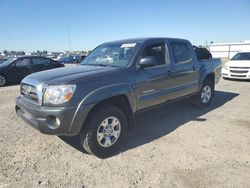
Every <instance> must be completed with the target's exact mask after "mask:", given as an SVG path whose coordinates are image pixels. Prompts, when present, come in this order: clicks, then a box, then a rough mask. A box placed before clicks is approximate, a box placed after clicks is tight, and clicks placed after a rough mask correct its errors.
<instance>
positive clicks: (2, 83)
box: [0, 75, 7, 87]
mask: <svg viewBox="0 0 250 188" xmlns="http://www.w3.org/2000/svg"><path fill="white" fill-rule="evenodd" d="M6 84H7V79H6V78H5V77H4V76H3V75H0V87H1V86H5V85H6Z"/></svg>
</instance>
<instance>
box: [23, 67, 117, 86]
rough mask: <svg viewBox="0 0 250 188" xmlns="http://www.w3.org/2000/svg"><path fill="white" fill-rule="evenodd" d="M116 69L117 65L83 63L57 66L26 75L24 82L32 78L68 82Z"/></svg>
mask: <svg viewBox="0 0 250 188" xmlns="http://www.w3.org/2000/svg"><path fill="white" fill-rule="evenodd" d="M114 69H117V67H102V66H88V65H82V66H76V67H65V68H57V69H52V70H47V71H42V72H38V73H34V74H31V75H29V76H27V77H25V78H24V79H23V80H22V82H24V83H29V82H30V81H31V80H32V81H34V82H35V83H43V84H64V83H65V84H66V83H69V82H71V81H73V80H77V79H80V78H83V77H88V76H93V75H95V74H100V73H102V72H109V71H112V70H114ZM30 84H31V83H30Z"/></svg>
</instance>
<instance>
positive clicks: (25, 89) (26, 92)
mask: <svg viewBox="0 0 250 188" xmlns="http://www.w3.org/2000/svg"><path fill="white" fill-rule="evenodd" d="M21 94H22V95H23V96H24V97H26V98H28V99H31V100H32V101H36V102H38V96H37V92H36V87H35V86H32V85H29V84H24V83H22V84H21Z"/></svg>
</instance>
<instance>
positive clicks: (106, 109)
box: [16, 38, 221, 157]
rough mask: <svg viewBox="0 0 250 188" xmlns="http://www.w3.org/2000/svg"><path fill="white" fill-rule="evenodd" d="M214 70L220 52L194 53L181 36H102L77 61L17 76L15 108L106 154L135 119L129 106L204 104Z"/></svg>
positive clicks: (47, 129) (46, 128)
mask: <svg viewBox="0 0 250 188" xmlns="http://www.w3.org/2000/svg"><path fill="white" fill-rule="evenodd" d="M220 73H221V62H220V60H219V59H208V60H198V59H197V57H196V54H195V52H194V49H193V46H192V45H191V43H190V42H189V41H187V40H183V39H171V38H143V39H129V40H121V41H115V42H108V43H104V44H102V45H100V46H98V47H97V48H95V49H94V50H93V51H92V52H91V53H90V54H89V55H88V56H87V57H86V58H85V59H84V60H83V61H82V62H81V65H80V66H76V67H67V68H59V69H56V70H48V71H43V72H39V73H34V74H31V75H29V76H27V77H26V78H24V79H23V80H22V82H21V85H20V92H21V94H20V96H18V97H17V98H16V112H17V114H18V115H19V116H20V117H22V118H23V120H24V121H25V122H27V123H28V124H30V125H31V126H33V127H34V128H36V129H38V130H39V131H40V132H42V133H45V134H52V135H68V136H70V135H79V138H80V139H79V142H80V143H81V145H82V146H83V148H84V150H86V151H87V152H88V153H90V154H94V155H96V156H98V157H107V156H110V155H113V154H114V153H115V152H117V149H118V147H119V146H120V145H121V142H122V140H123V139H124V138H125V135H126V132H127V130H128V129H131V128H133V127H134V126H135V116H134V115H135V113H137V112H140V111H143V110H145V109H149V108H151V107H155V106H157V105H160V104H163V103H166V102H170V101H174V100H179V99H182V98H185V97H192V98H193V99H194V100H195V101H196V102H197V104H198V105H199V106H201V107H205V106H207V105H208V104H209V103H210V102H211V100H212V98H213V95H214V86H215V84H216V83H218V81H219V79H220ZM166 113H167V112H166ZM152 126H154V125H152ZM127 141H128V140H127Z"/></svg>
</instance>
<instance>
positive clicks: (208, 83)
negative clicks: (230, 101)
mask: <svg viewBox="0 0 250 188" xmlns="http://www.w3.org/2000/svg"><path fill="white" fill-rule="evenodd" d="M207 87H209V88H210V89H211V96H210V97H209V99H208V100H207V101H206V102H205V101H204V100H202V92H203V91H204V89H205V88H207ZM213 98H214V83H213V82H212V81H211V80H209V79H206V80H204V82H203V84H202V87H201V90H200V92H199V93H198V94H197V95H195V96H194V100H195V102H196V104H197V105H198V106H199V107H201V108H204V107H207V106H208V105H209V104H210V103H211V102H212V100H213Z"/></svg>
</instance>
